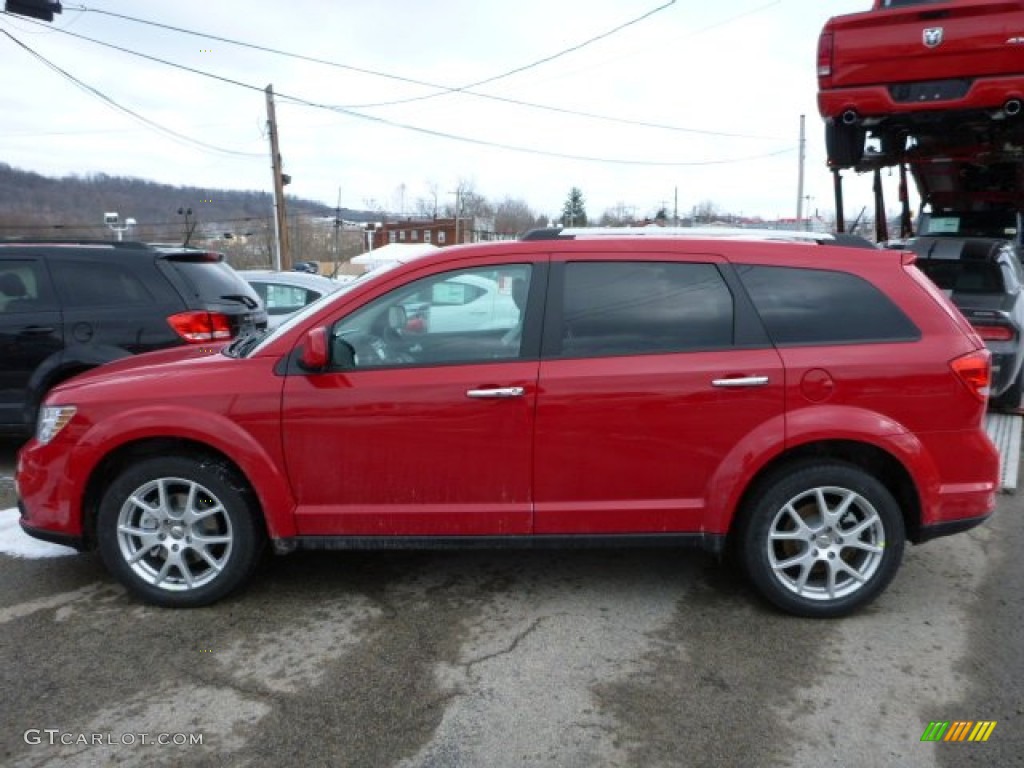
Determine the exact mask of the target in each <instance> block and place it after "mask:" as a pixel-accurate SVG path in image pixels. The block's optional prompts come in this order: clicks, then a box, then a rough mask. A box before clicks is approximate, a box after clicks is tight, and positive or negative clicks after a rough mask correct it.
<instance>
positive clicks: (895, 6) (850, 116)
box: [817, 0, 1024, 167]
mask: <svg viewBox="0 0 1024 768" xmlns="http://www.w3.org/2000/svg"><path fill="white" fill-rule="evenodd" d="M817 69H818V109H819V111H820V112H821V116H822V117H823V118H824V119H825V126H826V128H825V138H826V144H827V148H828V156H829V164H830V165H832V166H838V167H848V166H854V165H857V163H859V162H860V161H861V159H862V158H863V156H864V147H865V140H866V138H867V136H868V133H869V132H870V134H871V136H873V137H874V138H877V139H878V141H879V142H880V147H879V151H880V152H882V153H884V154H887V153H890V152H892V151H898V150H901V149H902V148H903V147H904V146H905V143H906V139H907V136H915V137H919V136H929V135H931V136H948V135H949V134H951V133H956V134H959V135H961V136H962V137H963V139H962V140H963V141H964V142H965V143H984V142H988V141H992V140H999V139H1001V138H1006V135H1007V134H1008V133H1009V134H1011V135H1012V136H1013V137H1014V138H1016V139H1017V140H1018V141H1019V140H1020V139H1021V138H1022V137H1024V127H1022V126H1024V115H1022V105H1024V2H1021V0H875V3H874V7H873V8H872V9H871V10H870V11H866V12H863V13H854V14H848V15H844V16H836V17H833V18H831V19H829V21H828V22H827V23H826V24H825V27H824V29H823V30H822V32H821V36H820V38H819V40H818V60H817ZM1018 117H1019V118H1020V120H1018V119H1017V118H1018ZM967 134H972V135H967Z"/></svg>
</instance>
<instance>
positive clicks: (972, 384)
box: [949, 349, 992, 402]
mask: <svg viewBox="0 0 1024 768" xmlns="http://www.w3.org/2000/svg"><path fill="white" fill-rule="evenodd" d="M949 367H950V368H952V369H953V372H954V373H955V374H956V375H957V377H959V379H960V381H962V382H963V383H964V386H966V387H967V389H968V390H970V392H971V394H972V395H974V396H975V397H976V398H978V399H979V400H981V401H982V402H985V401H986V400H987V399H988V395H989V385H990V384H991V382H992V355H991V354H990V353H989V351H988V350H987V349H979V350H976V351H974V352H970V353H968V354H966V355H962V356H961V357H957V358H954V359H953V360H952V361H951V362H950V363H949Z"/></svg>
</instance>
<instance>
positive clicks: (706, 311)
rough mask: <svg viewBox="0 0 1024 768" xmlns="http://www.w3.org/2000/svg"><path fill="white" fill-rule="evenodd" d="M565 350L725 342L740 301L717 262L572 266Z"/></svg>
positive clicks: (693, 347) (702, 346)
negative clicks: (715, 264) (718, 267)
mask: <svg viewBox="0 0 1024 768" xmlns="http://www.w3.org/2000/svg"><path fill="white" fill-rule="evenodd" d="M562 321H563V328H562V339H561V341H562V350H561V354H562V355H563V356H566V357H579V356H585V357H592V356H605V355H636V354H649V353H655V352H660V353H666V352H690V351H697V350H713V349H723V348H728V347H730V346H732V343H733V300H732V294H731V293H730V292H729V289H728V287H727V286H726V284H725V282H724V280H723V278H722V275H721V273H720V272H719V271H718V269H717V268H716V267H715V266H714V265H713V264H691V263H674V262H574V263H570V264H568V265H566V271H565V291H564V303H563V318H562Z"/></svg>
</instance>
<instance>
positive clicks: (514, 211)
mask: <svg viewBox="0 0 1024 768" xmlns="http://www.w3.org/2000/svg"><path fill="white" fill-rule="evenodd" d="M536 222H537V214H536V213H534V212H533V210H532V209H531V208H530V206H529V205H527V204H526V202H525V201H523V200H517V199H514V198H511V197H505V199H504V200H502V201H501V202H500V203H498V204H497V205H496V206H494V231H495V232H497V233H498V234H499V235H521V234H523V233H524V232H526V231H527V230H530V229H533V228H534V227H535V226H536V225H537V224H536Z"/></svg>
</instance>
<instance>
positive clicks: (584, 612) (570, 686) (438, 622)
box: [0, 444, 1024, 767]
mask: <svg viewBox="0 0 1024 768" xmlns="http://www.w3.org/2000/svg"><path fill="white" fill-rule="evenodd" d="M12 457H13V453H12V446H11V445H9V444H8V445H5V446H4V451H3V459H2V463H0V467H2V468H3V469H2V470H0V475H3V476H9V472H10V467H11V462H12ZM10 498H11V497H10V494H9V493H7V494H6V495H5V496H4V497H3V501H4V504H2V505H0V507H6V506H9V505H8V504H7V502H8V501H10ZM1021 514H1022V503H1021V497H1020V496H1011V495H1003V496H1001V497H1000V503H999V509H998V511H997V514H996V515H995V516H994V517H993V519H992V520H991V521H990V522H989V523H988V524H986V525H984V526H982V527H980V528H978V529H975V530H974V531H972V532H970V533H968V534H965V535H960V536H955V537H952V538H948V539H940V540H937V541H934V542H931V543H929V544H927V545H925V546H922V547H912V548H910V549H909V550H908V552H907V554H906V557H905V561H904V566H903V568H902V569H901V571H900V573H899V574H898V576H897V578H896V580H895V582H894V583H893V585H892V586H891V587H890V588H889V590H888V591H887V592H886V593H885V594H884V595H883V596H882V597H881V598H880V599H879V600H878V601H877V602H876V603H874V604H873V605H872V606H870V607H869V608H868V609H867V610H866V611H863V612H861V613H859V614H857V615H855V616H854V617H852V618H848V619H844V620H838V621H809V620H801V619H795V618H791V617H788V616H785V615H782V614H781V613H779V612H777V611H775V610H773V609H771V608H769V607H767V606H766V605H765V604H764V603H763V602H762V601H761V600H760V599H759V598H758V597H757V596H756V595H754V594H753V592H752V591H751V590H750V589H749V588H748V587H747V586H746V585H745V583H744V582H743V581H742V580H740V579H739V578H738V577H736V576H735V574H734V573H733V572H732V571H731V570H729V568H727V567H723V566H719V565H718V564H716V563H715V561H713V560H712V559H710V558H708V557H706V556H704V555H701V554H698V553H696V552H689V551H674V550H611V551H567V552H544V553H536V552H535V553H524V552H494V553H489V552H477V553H465V552H462V553H429V554H428V553H386V554H374V553H360V554H340V553H336V554H331V553H323V554H299V555H294V556H291V557H287V558H281V559H277V560H274V561H272V562H271V563H269V564H268V565H267V566H266V567H265V568H264V569H263V571H262V572H261V573H260V574H259V576H258V577H257V579H256V581H255V582H254V584H253V585H252V586H251V587H250V588H248V589H246V590H244V591H243V592H241V593H240V594H239V595H237V596H236V597H233V598H232V599H229V600H227V601H224V602H222V603H219V604H217V605H215V606H213V607H210V608H205V609H201V610H193V611H170V610H161V609H157V608H152V607H148V606H143V605H141V604H139V603H137V602H135V601H133V600H132V599H130V598H129V597H127V596H126V595H125V593H124V592H123V591H122V589H121V588H120V587H119V586H117V585H116V584H115V583H114V581H113V580H112V579H111V577H110V576H109V575H108V574H107V572H106V571H105V570H104V569H103V567H102V565H101V564H100V562H99V560H98V558H96V557H94V556H91V555H72V556H63V557H45V558H39V559H26V558H15V557H11V556H8V555H0V625H3V630H2V632H0V648H2V659H3V662H4V663H3V673H2V678H0V685H2V687H3V690H4V691H5V694H4V705H3V708H4V717H3V731H2V734H0V762H2V763H3V764H4V765H14V766H50V765H53V766H62V765H67V766H72V765H74V766H78V765H84V764H92V765H110V764H117V765H182V764H189V765H211V766H213V765H217V766H223V765H232V766H234V765H280V764H285V763H288V764H301V765H351V766H367V765H374V766H386V765H396V766H410V767H411V766H480V765H488V766H506V765H509V766H511V765H551V766H645V767H646V766H689V765H693V766H700V765H785V766H822V765H836V766H840V765H850V764H857V765H862V766H891V765H901V766H935V765H938V766H963V765H986V766H991V765H1000V766H1011V765H1024V704H1022V703H1021V702H1022V701H1024V685H1022V682H1021V681H1022V680H1024V657H1022V654H1021V653H1020V649H1021V648H1022V647H1024V630H1022V627H1024V597H1022V593H1024V565H1022V562H1021V560H1020V559H1019V558H1018V557H1017V556H1016V553H1018V552H1019V551H1020V550H1021V547H1022V546H1024V532H1022V524H1021ZM957 720H961V721H965V720H966V721H995V722H996V727H995V728H994V730H993V731H992V734H991V736H990V738H989V740H988V741H987V742H986V743H969V742H964V743H951V742H939V743H927V742H922V741H921V737H922V734H923V732H924V731H925V729H926V728H927V727H928V725H929V723H931V722H932V721H957ZM159 742H166V743H159ZM198 742H201V743H198Z"/></svg>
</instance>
